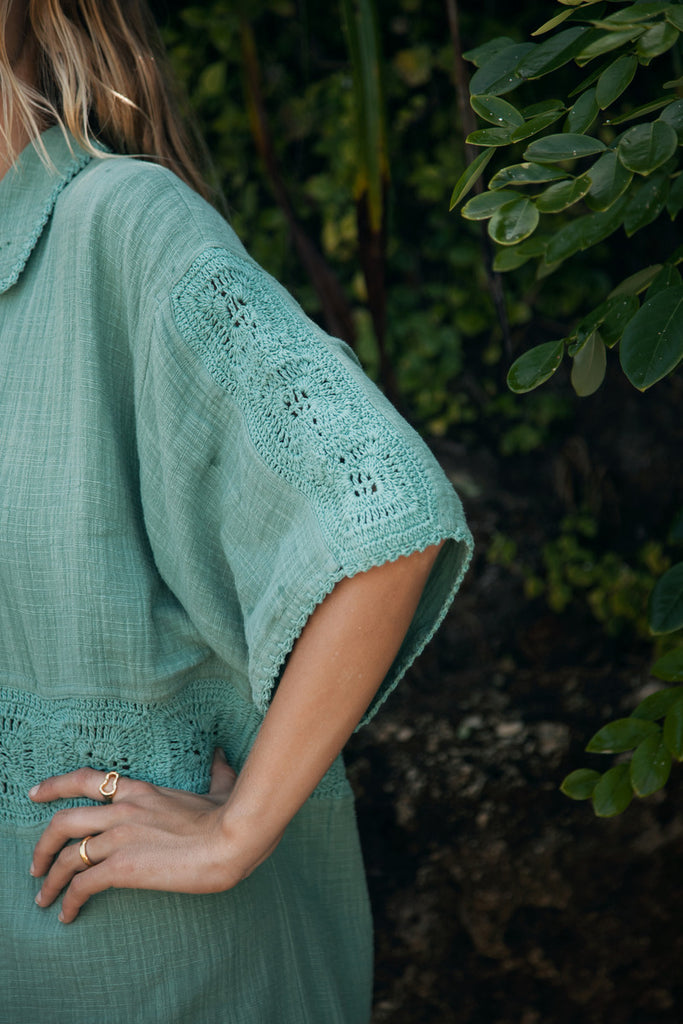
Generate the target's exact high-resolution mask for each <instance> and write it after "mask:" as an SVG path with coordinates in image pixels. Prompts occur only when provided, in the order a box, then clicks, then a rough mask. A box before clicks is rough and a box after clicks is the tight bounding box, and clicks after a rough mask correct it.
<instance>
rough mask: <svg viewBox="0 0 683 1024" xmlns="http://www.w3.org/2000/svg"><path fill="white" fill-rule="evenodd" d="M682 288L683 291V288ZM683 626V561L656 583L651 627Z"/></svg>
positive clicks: (659, 629)
mask: <svg viewBox="0 0 683 1024" xmlns="http://www.w3.org/2000/svg"><path fill="white" fill-rule="evenodd" d="M680 290H681V292H683V288H681V289H680ZM666 294H667V293H666V292H664V293H662V295H666ZM659 297H660V296H658V298H659ZM655 301H656V300H655ZM643 308H644V307H643ZM681 627H683V562H678V563H677V564H676V565H672V566H671V568H670V569H668V570H667V571H666V572H665V573H664V575H663V576H660V578H659V579H658V580H657V582H656V583H655V586H654V590H653V591H652V595H651V597H650V629H651V630H652V632H653V633H655V634H657V633H673V632H674V631H675V630H677V629H681Z"/></svg>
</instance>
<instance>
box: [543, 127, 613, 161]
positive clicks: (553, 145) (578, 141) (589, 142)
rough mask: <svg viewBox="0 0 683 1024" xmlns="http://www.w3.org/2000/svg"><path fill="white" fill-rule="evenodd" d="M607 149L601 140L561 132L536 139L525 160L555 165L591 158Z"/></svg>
mask: <svg viewBox="0 0 683 1024" xmlns="http://www.w3.org/2000/svg"><path fill="white" fill-rule="evenodd" d="M606 149H607V147H606V146H605V143H604V142H601V141H600V139H592V138H590V137H589V136H587V135H578V134H575V133H573V132H572V133H570V132H561V133H560V134H558V135H546V137H545V138H544V139H536V141H535V142H532V143H531V145H530V146H527V149H526V151H525V153H524V159H525V160H541V161H548V162H549V163H555V162H556V161H560V160H573V159H574V158H575V157H582V156H591V155H592V154H593V153H602V152H604V151H605V150H606Z"/></svg>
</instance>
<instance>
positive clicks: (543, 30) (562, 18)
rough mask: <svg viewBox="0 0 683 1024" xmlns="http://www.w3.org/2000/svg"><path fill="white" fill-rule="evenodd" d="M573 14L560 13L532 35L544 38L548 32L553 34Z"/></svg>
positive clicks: (569, 12) (568, 12) (570, 12)
mask: <svg viewBox="0 0 683 1024" xmlns="http://www.w3.org/2000/svg"><path fill="white" fill-rule="evenodd" d="M595 2H596V3H597V2H598V0H595ZM573 13H574V12H573V11H572V10H568V11H560V13H559V14H556V15H555V17H554V18H551V19H550V21H545V22H544V23H543V24H542V25H541V26H540V28H537V29H535V30H534V31H533V32H532V33H531V34H532V36H542V35H545V33H546V32H551V31H552V30H553V29H554V28H557V26H558V25H561V24H562V22H563V21H566V20H567V18H571V16H572V14H573Z"/></svg>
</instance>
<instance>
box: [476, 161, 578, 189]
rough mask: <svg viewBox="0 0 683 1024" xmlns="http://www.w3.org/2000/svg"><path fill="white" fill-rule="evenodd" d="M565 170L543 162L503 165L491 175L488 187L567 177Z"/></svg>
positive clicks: (530, 183)
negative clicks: (547, 165) (548, 165)
mask: <svg viewBox="0 0 683 1024" xmlns="http://www.w3.org/2000/svg"><path fill="white" fill-rule="evenodd" d="M568 177H569V175H568V174H567V172H566V171H561V170H559V168H557V167H546V166H545V165H543V164H537V163H533V162H526V163H523V164H511V165H510V166H509V167H503V168H501V170H500V171H498V172H497V173H496V174H494V175H493V177H492V178H491V180H490V182H489V188H491V189H498V188H505V186H506V185H534V184H537V183H540V182H543V181H558V180H561V179H564V178H568Z"/></svg>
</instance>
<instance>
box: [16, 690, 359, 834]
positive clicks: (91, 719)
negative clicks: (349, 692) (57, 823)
mask: <svg viewBox="0 0 683 1024" xmlns="http://www.w3.org/2000/svg"><path fill="white" fill-rule="evenodd" d="M261 721H262V718H261V715H260V714H259V712H258V711H256V709H255V708H254V707H253V706H252V705H251V704H249V703H248V702H247V701H245V700H244V698H243V697H241V696H240V695H239V694H238V693H237V691H236V690H235V689H234V688H233V687H232V686H230V684H229V683H226V682H225V681H223V680H200V681H194V682H191V683H188V684H187V685H186V686H185V687H184V688H183V689H182V690H181V691H180V692H179V693H178V694H176V695H175V696H174V697H172V698H170V699H169V700H166V701H159V702H139V703H138V702H135V701H126V700H118V699H105V698H80V699H71V698H62V699H46V698H42V697H36V696H34V695H33V694H29V693H25V692H23V691H21V690H18V689H14V688H11V687H0V821H12V822H15V823H17V824H26V825H31V824H38V823H40V822H42V821H45V820H47V819H49V818H50V817H51V816H52V815H53V814H54V812H55V811H56V810H59V809H60V808H62V807H69V806H71V807H73V806H77V805H78V804H87V803H89V801H86V800H80V801H79V800H60V801H55V802H54V803H52V804H49V805H45V804H33V803H31V801H30V800H29V799H28V791H29V789H30V788H31V786H33V785H35V783H36V782H40V781H41V780H42V779H45V778H48V777H49V776H51V775H58V774H61V773H63V772H69V771H73V770H75V769H76V768H80V767H89V768H95V769H97V770H98V771H117V772H120V773H121V774H122V775H128V776H131V777H132V778H137V779H143V780H144V781H146V782H152V783H154V784H155V785H159V786H169V787H172V788H175V789H185V790H189V791H191V792H196V793H206V792H207V791H208V788H209V779H210V768H211V761H212V758H213V752H214V749H215V748H216V747H222V749H223V750H224V752H225V756H226V757H227V759H228V762H229V763H230V764H231V765H232V766H233V767H234V768H235V769H236V770H237V771H239V770H240V768H241V767H242V765H243V764H244V761H245V760H246V757H247V754H248V753H249V750H250V748H251V745H252V743H253V741H254V738H255V736H256V733H257V731H258V728H259V725H260V723H261ZM350 793H351V788H350V786H349V783H348V781H347V779H346V773H345V771H344V765H343V762H342V759H341V758H338V759H337V760H336V761H335V763H334V764H333V765H332V767H331V768H330V770H329V771H328V772H327V774H326V775H325V777H324V778H323V779H322V781H321V782H320V784H319V785H318V786H317V788H316V790H315V791H314V793H313V796H314V797H323V798H339V797H342V796H347V795H349V794H350Z"/></svg>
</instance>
